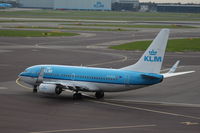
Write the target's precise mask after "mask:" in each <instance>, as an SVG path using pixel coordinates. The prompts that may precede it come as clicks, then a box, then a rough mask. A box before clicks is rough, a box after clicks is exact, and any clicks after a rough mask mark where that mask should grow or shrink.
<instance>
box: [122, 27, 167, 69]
mask: <svg viewBox="0 0 200 133" xmlns="http://www.w3.org/2000/svg"><path fill="white" fill-rule="evenodd" d="M168 38H169V29H162V30H161V31H160V33H159V34H158V35H157V37H156V38H155V39H154V40H153V42H152V43H151V45H150V46H149V47H148V49H147V50H146V51H145V53H144V54H143V55H142V57H141V58H140V59H139V61H138V62H137V63H136V64H134V65H131V66H127V67H124V68H121V69H123V70H131V71H139V72H147V73H160V69H161V66H162V63H163V59H164V54H165V49H166V46H167V41H168Z"/></svg>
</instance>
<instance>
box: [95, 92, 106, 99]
mask: <svg viewBox="0 0 200 133" xmlns="http://www.w3.org/2000/svg"><path fill="white" fill-rule="evenodd" d="M95 97H96V98H97V99H101V98H103V97H104V92H103V91H97V92H96V93H95Z"/></svg>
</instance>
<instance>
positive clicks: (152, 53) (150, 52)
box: [149, 49, 157, 55]
mask: <svg viewBox="0 0 200 133" xmlns="http://www.w3.org/2000/svg"><path fill="white" fill-rule="evenodd" d="M156 54H157V51H155V50H153V49H152V50H151V51H149V55H156Z"/></svg>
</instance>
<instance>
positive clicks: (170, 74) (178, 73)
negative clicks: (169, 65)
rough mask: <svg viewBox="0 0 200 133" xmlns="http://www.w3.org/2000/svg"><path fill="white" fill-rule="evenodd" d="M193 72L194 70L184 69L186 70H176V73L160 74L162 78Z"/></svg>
mask: <svg viewBox="0 0 200 133" xmlns="http://www.w3.org/2000/svg"><path fill="white" fill-rule="evenodd" d="M193 72H195V71H186V72H177V73H164V74H162V75H163V76H164V78H169V77H173V76H178V75H183V74H188V73H193Z"/></svg>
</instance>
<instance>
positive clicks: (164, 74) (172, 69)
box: [162, 60, 195, 78]
mask: <svg viewBox="0 0 200 133" xmlns="http://www.w3.org/2000/svg"><path fill="white" fill-rule="evenodd" d="M179 62H180V61H179V60H178V61H177V62H176V63H175V64H174V65H173V66H172V68H171V69H170V70H169V71H168V72H167V73H163V74H162V75H163V77H164V78H169V77H173V76H178V75H183V74H188V73H193V72H195V71H185V72H176V73H175V71H176V69H177V67H178V64H179Z"/></svg>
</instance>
